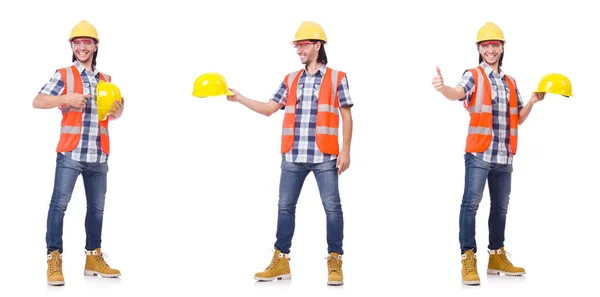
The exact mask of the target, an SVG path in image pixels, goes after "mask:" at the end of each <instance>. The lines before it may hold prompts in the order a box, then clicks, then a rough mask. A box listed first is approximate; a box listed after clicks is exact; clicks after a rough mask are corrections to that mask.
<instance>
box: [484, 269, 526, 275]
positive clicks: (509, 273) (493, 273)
mask: <svg viewBox="0 0 600 297" xmlns="http://www.w3.org/2000/svg"><path fill="white" fill-rule="evenodd" d="M500 273H504V274H505V275H508V276H522V275H524V274H525V271H523V272H508V271H503V270H498V269H488V270H487V274H489V275H500Z"/></svg>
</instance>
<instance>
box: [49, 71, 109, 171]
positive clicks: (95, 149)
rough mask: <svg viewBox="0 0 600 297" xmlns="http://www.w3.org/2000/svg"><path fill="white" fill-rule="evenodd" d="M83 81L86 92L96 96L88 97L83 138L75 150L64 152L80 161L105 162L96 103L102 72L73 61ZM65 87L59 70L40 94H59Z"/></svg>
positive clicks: (82, 132) (105, 156)
mask: <svg viewBox="0 0 600 297" xmlns="http://www.w3.org/2000/svg"><path fill="white" fill-rule="evenodd" d="M73 65H75V67H77V70H79V73H80V74H81V80H82V81H83V92H84V94H92V95H93V96H94V98H92V99H87V103H86V104H85V107H84V108H83V122H82V129H81V138H80V139H79V144H78V145H77V147H76V148H75V150H73V151H70V152H65V153H63V154H64V155H65V156H67V157H69V158H71V159H73V160H75V161H79V162H89V163H103V162H106V161H107V160H108V155H107V154H105V153H104V152H103V151H102V149H101V148H100V125H99V123H98V105H97V104H96V85H97V84H98V82H99V81H100V74H99V73H100V72H98V69H96V68H95V67H94V73H90V72H89V71H88V70H87V69H86V68H85V66H83V65H81V64H80V63H79V62H77V61H75V62H74V63H73ZM64 88H65V83H64V82H63V80H62V77H61V76H60V72H59V71H58V70H57V71H56V72H55V73H54V75H53V76H52V78H51V79H50V81H49V82H48V83H46V85H44V87H42V89H41V90H40V94H44V95H52V96H58V95H61V94H62V92H63V90H64Z"/></svg>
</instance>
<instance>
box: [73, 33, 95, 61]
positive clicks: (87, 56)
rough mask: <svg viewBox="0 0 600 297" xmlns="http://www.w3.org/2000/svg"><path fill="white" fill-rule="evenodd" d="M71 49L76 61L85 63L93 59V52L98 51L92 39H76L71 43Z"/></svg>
mask: <svg viewBox="0 0 600 297" xmlns="http://www.w3.org/2000/svg"><path fill="white" fill-rule="evenodd" d="M71 48H72V49H73V54H74V55H75V58H76V59H77V61H79V62H83V63H86V62H88V61H91V59H92V58H93V56H94V52H96V50H97V49H98V44H97V43H96V41H95V40H94V39H92V38H87V37H78V38H74V39H73V40H72V41H71Z"/></svg>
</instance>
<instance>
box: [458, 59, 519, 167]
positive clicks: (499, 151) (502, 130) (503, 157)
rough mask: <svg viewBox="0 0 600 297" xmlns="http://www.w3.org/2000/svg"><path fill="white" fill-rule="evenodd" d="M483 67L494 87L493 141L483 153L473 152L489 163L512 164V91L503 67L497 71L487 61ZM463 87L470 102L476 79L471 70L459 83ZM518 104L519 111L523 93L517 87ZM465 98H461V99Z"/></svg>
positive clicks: (482, 63)
mask: <svg viewBox="0 0 600 297" xmlns="http://www.w3.org/2000/svg"><path fill="white" fill-rule="evenodd" d="M480 65H481V67H483V70H484V71H485V74H486V75H487V76H488V78H489V80H490V84H491V87H492V119H493V120H492V143H491V144H490V147H489V148H488V149H487V150H486V151H485V152H483V153H473V154H474V155H475V156H476V157H479V158H481V159H483V160H484V161H486V162H489V163H498V164H512V158H513V155H512V153H511V152H510V126H509V122H508V120H509V100H510V99H511V98H509V97H510V96H509V95H510V94H509V93H510V92H509V90H508V85H507V83H506V77H505V76H504V72H503V71H502V69H499V70H500V74H498V73H495V72H494V71H493V70H492V68H491V67H490V66H488V65H487V64H486V63H485V62H481V64H480ZM458 84H459V85H460V86H462V87H463V89H464V91H465V94H467V96H466V100H467V105H468V104H469V103H470V100H471V96H472V95H473V89H474V86H475V81H474V80H473V74H472V73H471V71H465V73H464V74H463V77H462V79H461V80H460V82H459V83H458ZM516 91H517V100H518V101H517V105H518V107H519V111H521V109H522V108H523V102H522V101H521V94H520V93H519V89H518V88H517V90H516ZM463 100H465V98H463V99H461V101H463Z"/></svg>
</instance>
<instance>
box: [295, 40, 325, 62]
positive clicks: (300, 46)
mask: <svg viewBox="0 0 600 297" xmlns="http://www.w3.org/2000/svg"><path fill="white" fill-rule="evenodd" d="M294 47H295V48H296V54H298V56H299V57H300V61H301V62H302V64H304V65H308V64H310V63H312V62H314V61H315V60H316V59H317V56H318V54H319V44H318V43H316V42H312V41H309V40H301V41H298V42H296V43H295V44H294Z"/></svg>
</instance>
